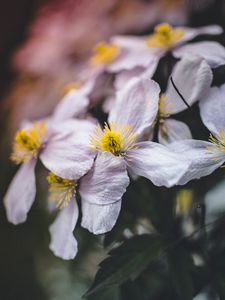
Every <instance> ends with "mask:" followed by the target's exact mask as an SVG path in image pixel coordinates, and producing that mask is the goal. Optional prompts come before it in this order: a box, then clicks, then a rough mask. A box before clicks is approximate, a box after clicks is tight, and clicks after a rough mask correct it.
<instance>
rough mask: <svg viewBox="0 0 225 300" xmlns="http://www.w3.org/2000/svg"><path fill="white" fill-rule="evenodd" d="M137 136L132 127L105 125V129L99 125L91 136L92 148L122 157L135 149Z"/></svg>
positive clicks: (113, 124)
mask: <svg viewBox="0 0 225 300" xmlns="http://www.w3.org/2000/svg"><path fill="white" fill-rule="evenodd" d="M136 139H137V134H134V133H133V127H132V125H119V124H115V123H110V124H109V125H108V124H106V123H105V126H104V129H103V130H102V128H101V127H100V125H98V126H97V127H96V129H95V132H94V134H93V135H92V136H91V139H90V144H91V147H92V148H93V149H95V150H98V151H100V152H111V153H112V154H114V155H116V156H122V155H124V154H125V152H126V151H128V150H130V149H134V148H135V141H136Z"/></svg>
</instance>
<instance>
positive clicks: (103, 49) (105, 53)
mask: <svg viewBox="0 0 225 300" xmlns="http://www.w3.org/2000/svg"><path fill="white" fill-rule="evenodd" d="M118 54H119V46H117V45H115V44H112V43H99V44H97V46H96V47H95V48H94V54H93V56H92V57H91V59H90V64H91V65H107V64H110V63H111V62H112V61H113V60H114V59H115V58H116V57H117V55H118Z"/></svg>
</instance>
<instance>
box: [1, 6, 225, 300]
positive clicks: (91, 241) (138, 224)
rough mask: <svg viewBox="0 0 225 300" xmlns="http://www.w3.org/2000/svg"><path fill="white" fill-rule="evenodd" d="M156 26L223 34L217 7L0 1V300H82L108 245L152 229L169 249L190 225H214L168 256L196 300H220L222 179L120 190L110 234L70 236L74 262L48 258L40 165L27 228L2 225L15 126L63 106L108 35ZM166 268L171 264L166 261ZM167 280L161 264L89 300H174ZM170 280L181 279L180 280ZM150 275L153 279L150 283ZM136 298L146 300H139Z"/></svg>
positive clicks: (194, 122) (196, 130) (224, 223)
mask: <svg viewBox="0 0 225 300" xmlns="http://www.w3.org/2000/svg"><path fill="white" fill-rule="evenodd" d="M160 22H168V23H171V24H173V25H187V26H193V27H196V26H203V25H209V24H220V25H221V26H223V27H224V28H225V2H224V0H155V1H154V0H104V1H103V0H92V1H89V0H20V1H13V0H7V1H6V0H3V1H0V199H1V201H0V299H2V300H14V299H19V300H20V299H21V300H26V299H29V300H30V299H32V300H40V299H43V300H45V299H46V300H53V299H54V300H62V299H63V300H72V299H73V300H78V299H81V295H83V294H84V293H85V291H86V290H87V289H88V288H89V287H90V285H91V283H92V281H93V278H94V276H95V273H96V271H97V268H98V264H99V263H100V262H101V261H102V260H103V259H104V258H105V257H106V253H107V252H108V250H109V248H110V247H111V245H112V242H115V241H116V242H118V241H121V240H124V239H126V238H129V237H132V236H133V235H134V234H135V235H137V234H143V233H150V232H152V230H153V229H152V228H153V227H154V229H156V230H157V231H158V232H160V233H161V234H164V235H168V236H170V237H171V232H172V234H173V239H174V240H176V239H179V238H180V237H181V235H182V233H183V232H185V233H189V234H192V233H193V232H194V231H195V230H196V228H197V227H196V226H198V225H199V224H200V225H202V224H206V223H207V222H212V221H214V220H219V221H218V222H217V223H216V225H215V226H213V229H211V228H210V229H211V230H210V232H207V230H204V232H203V233H202V231H200V232H198V234H197V235H194V236H193V239H192V238H191V239H190V240H188V241H184V242H182V241H181V243H180V244H179V247H181V248H182V249H181V250H179V251H181V252H179V251H178V250H177V251H178V252H176V253H178V254H177V257H176V255H175V257H176V259H177V260H178V261H179V260H180V261H179V263H180V264H181V265H182V263H183V262H184V261H186V258H187V256H188V257H189V256H191V259H192V263H193V270H192V271H193V272H192V271H191V280H192V281H193V291H194V292H193V297H195V298H194V299H195V300H207V299H225V219H224V215H223V214H224V212H225V196H224V195H225V181H224V180H225V176H224V171H223V170H218V171H216V172H215V173H214V174H212V175H211V176H208V177H207V178H203V179H202V180H200V181H195V182H192V183H190V184H188V186H187V187H185V189H182V188H177V189H171V190H170V191H168V190H166V189H165V190H164V189H163V188H162V189H160V190H159V189H156V188H154V187H153V186H152V185H151V184H149V183H147V182H146V180H144V179H139V180H138V181H137V182H136V183H135V185H132V186H131V187H130V188H129V189H128V192H127V193H126V195H125V197H124V198H125V199H124V200H125V201H123V209H122V212H121V216H120V218H119V220H118V222H117V225H116V227H115V229H114V230H113V231H112V232H111V233H109V234H107V235H106V236H97V237H96V236H93V235H91V234H89V233H88V232H87V231H86V230H84V229H82V228H80V227H79V226H78V228H77V229H76V231H75V236H76V237H77V239H78V242H79V254H78V256H77V257H76V258H75V260H74V261H63V260H61V259H58V258H56V257H55V256H54V255H53V254H52V253H51V252H50V250H49V248H48V244H49V234H48V226H49V224H50V223H51V222H52V220H53V218H54V216H51V215H50V214H49V213H48V209H46V208H47V201H46V199H47V195H46V190H47V187H46V183H45V176H46V171H45V170H44V169H43V167H42V166H41V165H38V170H37V172H38V173H39V175H40V176H38V182H37V190H38V197H37V199H36V201H35V204H34V205H33V207H32V210H31V212H30V213H29V217H28V220H27V222H26V223H25V224H22V225H18V226H14V225H11V224H9V223H8V222H7V220H6V216H5V210H4V207H3V205H2V198H3V196H4V193H5V192H6V189H7V186H8V184H9V182H10V180H11V179H12V176H13V174H14V173H15V171H16V167H14V166H13V164H12V163H11V162H10V161H9V155H10V148H11V143H12V138H13V135H14V134H15V131H16V130H17V129H18V127H19V126H20V123H21V121H22V120H24V119H31V120H34V119H37V118H42V117H45V116H47V115H48V114H50V113H51V111H52V110H53V107H54V106H55V104H56V103H57V102H58V101H59V100H60V98H61V97H62V91H63V87H64V86H65V84H67V83H69V82H71V81H73V80H75V78H76V76H77V74H79V72H80V71H81V69H82V64H84V63H85V62H86V61H87V59H88V58H89V56H90V54H91V51H92V48H93V46H94V45H95V44H96V43H97V42H99V41H102V40H105V39H107V38H109V37H110V36H112V35H115V34H137V35H142V34H147V33H150V32H151V31H152V28H153V27H154V25H156V24H157V23H160ZM214 40H215V38H214ZM219 42H221V43H222V44H224V42H225V38H224V37H220V40H219ZM223 70H224V69H223V68H220V69H219V70H215V78H216V79H215V80H214V84H217V85H218V84H221V83H224V82H225V77H224V74H225V73H224V72H223ZM216 80H217V81H216ZM180 118H181V119H183V120H185V121H186V122H187V123H188V124H189V126H190V127H191V129H192V132H193V134H194V136H195V137H197V138H202V139H204V138H207V137H208V132H207V131H206V129H205V128H203V125H202V124H201V122H200V121H199V120H198V118H199V117H198V111H197V108H194V110H193V112H191V113H189V112H187V113H185V114H183V115H181V116H180ZM137 199H138V201H137ZM18 202H19V199H18ZM184 203H185V205H184ZM174 209H176V213H175V217H174V213H173V214H172V211H173V212H174ZM170 212H171V214H170ZM218 218H219V219H218ZM171 222H172V223H171ZM171 224H172V225H171ZM196 224H197V225H196ZM209 227H210V226H209ZM165 228H166V229H165ZM168 228H169V229H168ZM171 228H172V229H171ZM206 228H208V226H206ZM170 229H171V230H170ZM168 231H169V233H168ZM206 236H207V239H206ZM206 249H208V253H207V255H206V253H205V250H206ZM182 251H183V252H184V253H183V252H182ZM179 253H181V255H180V256H179ZM188 259H189V258H188ZM171 260H174V253H173V254H171ZM206 261H207V263H206ZM209 266H210V267H209ZM195 267H196V268H195ZM187 268H189V265H188V266H187V265H184V267H183V269H184V270H186V269H187ZM170 272H172V271H168V269H167V267H165V264H164V261H163V260H162V261H160V262H159V263H157V264H155V265H153V266H151V268H148V269H147V270H146V271H145V272H144V273H142V274H141V276H139V277H138V279H137V280H136V281H135V282H133V283H131V282H129V281H127V282H126V283H123V284H122V285H121V286H120V287H119V288H118V287H116V288H115V289H113V290H109V291H107V292H106V293H105V292H104V293H103V294H101V295H97V296H90V297H89V298H88V299H98V300H99V299H106V300H107V299H109V300H112V299H114V300H116V299H123V300H129V299H140V300H142V299H143V300H145V299H146V300H148V299H154V300H161V299H162V300H165V299H167V300H170V299H173V300H175V299H181V298H177V297H178V296H177V292H176V284H175V285H173V284H171V282H170V281H171V276H170ZM174 272H175V271H174ZM179 272H181V274H182V270H180V271H179ZM179 272H178V273H179ZM152 273H153V274H154V275H155V276H154V278H152V275H149V274H152ZM175 273H176V272H175ZM185 274H186V273H185ZM181 276H183V275H181ZM178 281H179V280H178ZM175 282H176V280H175ZM141 290H142V291H143V290H144V291H145V293H144V294H141ZM132 297H133V298H132ZM183 299H185V298H183Z"/></svg>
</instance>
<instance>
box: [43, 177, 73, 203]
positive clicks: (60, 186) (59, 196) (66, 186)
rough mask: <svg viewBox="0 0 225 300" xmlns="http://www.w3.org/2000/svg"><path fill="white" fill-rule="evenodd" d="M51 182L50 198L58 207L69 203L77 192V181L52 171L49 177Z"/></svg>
mask: <svg viewBox="0 0 225 300" xmlns="http://www.w3.org/2000/svg"><path fill="white" fill-rule="evenodd" d="M47 181H48V184H49V188H48V191H49V193H50V195H49V199H50V200H51V201H53V202H55V203H56V206H57V207H58V208H63V207H65V206H67V205H68V203H69V202H70V200H71V199H72V198H73V197H74V196H75V194H76V187H77V181H76V180H70V179H64V178H61V177H59V176H57V175H55V174H54V173H52V172H50V173H49V174H48V177H47Z"/></svg>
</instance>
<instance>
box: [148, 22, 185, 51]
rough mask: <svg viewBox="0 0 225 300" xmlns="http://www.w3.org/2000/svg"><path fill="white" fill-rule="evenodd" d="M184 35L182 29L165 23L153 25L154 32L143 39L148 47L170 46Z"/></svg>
mask: <svg viewBox="0 0 225 300" xmlns="http://www.w3.org/2000/svg"><path fill="white" fill-rule="evenodd" d="M183 36H184V30H183V29H180V28H173V27H172V26H170V25H169V24H167V23H162V24H159V25H157V26H156V27H155V29H154V33H153V34H151V35H150V36H148V37H147V38H146V39H145V42H146V43H147V45H148V46H149V47H150V48H170V47H172V46H173V45H174V44H175V43H176V42H178V41H179V40H181V38H182V37H183Z"/></svg>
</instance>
